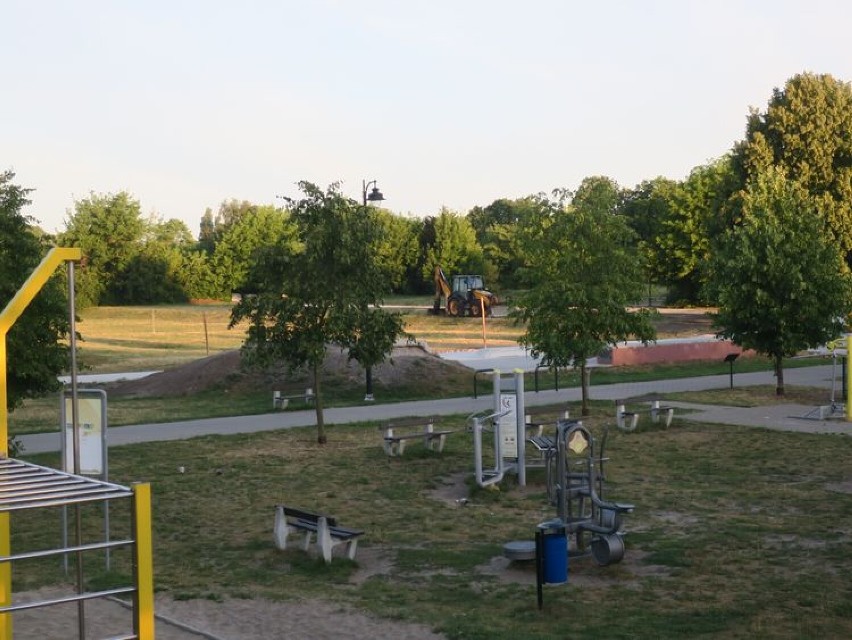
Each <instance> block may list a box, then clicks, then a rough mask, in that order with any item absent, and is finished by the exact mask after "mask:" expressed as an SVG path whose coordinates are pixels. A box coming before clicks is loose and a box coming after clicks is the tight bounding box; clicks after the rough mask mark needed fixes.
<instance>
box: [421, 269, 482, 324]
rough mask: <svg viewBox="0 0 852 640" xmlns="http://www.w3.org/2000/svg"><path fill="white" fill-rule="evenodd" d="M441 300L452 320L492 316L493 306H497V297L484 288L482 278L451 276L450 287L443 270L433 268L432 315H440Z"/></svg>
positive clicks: (466, 275) (467, 275)
mask: <svg viewBox="0 0 852 640" xmlns="http://www.w3.org/2000/svg"><path fill="white" fill-rule="evenodd" d="M442 298H443V300H444V304H445V309H446V313H447V315H448V316H452V317H454V318H458V317H462V316H477V317H478V316H481V315H482V313H483V311H484V312H485V315H488V316H490V315H493V313H494V306H495V305H496V304H497V296H496V295H494V294H493V293H491V292H490V291H488V290H487V289H486V288H485V283H484V281H483V279H482V276H478V275H470V274H465V275H457V276H453V284H452V286H450V282H449V280H447V276H445V275H444V270H443V269H442V268H441V267H440V266H437V267H435V303H434V304H433V305H432V313H433V314H435V315H438V314H440V313H441V299H442Z"/></svg>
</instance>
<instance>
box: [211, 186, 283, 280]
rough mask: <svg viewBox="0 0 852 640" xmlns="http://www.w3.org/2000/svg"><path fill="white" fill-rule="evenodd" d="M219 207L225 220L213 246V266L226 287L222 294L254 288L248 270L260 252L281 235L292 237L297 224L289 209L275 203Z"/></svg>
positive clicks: (275, 241) (276, 240)
mask: <svg viewBox="0 0 852 640" xmlns="http://www.w3.org/2000/svg"><path fill="white" fill-rule="evenodd" d="M220 211H224V212H225V213H220V216H221V219H222V221H223V222H222V224H221V227H220V228H219V230H218V232H217V234H218V239H217V241H216V245H215V248H214V250H213V257H212V260H213V269H214V271H215V272H216V274H217V279H218V281H219V282H220V283H221V285H222V287H223V291H222V292H221V295H223V296H226V295H230V293H231V291H234V290H236V291H244V292H245V291H253V290H254V288H255V285H254V283H252V282H250V278H249V273H250V272H251V268H252V264H253V262H254V260H255V257H256V254H257V252H258V251H259V250H260V249H262V248H265V247H269V246H272V245H274V244H275V243H277V242H278V240H279V239H281V238H282V237H283V238H285V241H286V239H288V238H289V240H290V242H292V241H293V237H294V234H295V228H294V225H293V224H292V223H291V222H290V221H289V215H288V213H287V212H286V211H283V210H281V209H276V208H275V207H272V206H268V205H267V206H257V205H252V204H249V203H247V202H243V203H241V204H240V205H239V206H238V207H237V206H236V205H234V206H232V207H226V206H225V205H224V204H223V206H222V209H221V210H220Z"/></svg>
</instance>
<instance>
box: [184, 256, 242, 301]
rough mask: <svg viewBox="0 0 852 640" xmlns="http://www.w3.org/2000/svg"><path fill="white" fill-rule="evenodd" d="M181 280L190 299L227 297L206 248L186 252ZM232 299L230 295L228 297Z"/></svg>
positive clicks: (219, 298) (220, 298)
mask: <svg viewBox="0 0 852 640" xmlns="http://www.w3.org/2000/svg"><path fill="white" fill-rule="evenodd" d="M178 275H179V280H180V284H181V288H182V289H183V291H184V292H185V293H186V295H187V297H188V298H189V299H190V300H223V299H226V298H225V296H224V294H223V291H224V289H225V287H224V286H223V285H222V282H221V280H220V279H219V277H218V275H217V274H216V272H215V271H214V270H213V266H212V261H211V259H210V256H209V254H208V253H207V252H205V251H204V250H201V249H199V250H190V251H187V252H186V253H184V255H183V262H182V264H181V269H180V273H179V274H178ZM227 299H228V300H230V297H228V298H227Z"/></svg>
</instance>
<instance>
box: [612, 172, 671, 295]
mask: <svg viewBox="0 0 852 640" xmlns="http://www.w3.org/2000/svg"><path fill="white" fill-rule="evenodd" d="M677 185H678V183H677V182H675V181H674V180H669V179H668V178H663V177H657V178H654V179H653V180H646V181H644V182H642V183H641V184H639V185H637V186H636V188H634V189H631V190H629V191H627V192H626V193H625V194H624V201H623V203H622V205H621V208H620V213H621V214H622V215H623V216H624V218H625V220H626V221H627V224H629V225H630V228H631V229H633V232H634V233H635V234H636V238H637V241H638V248H639V253H640V254H641V255H642V258H643V260H644V262H645V272H646V274H647V278H648V283H649V285H650V284H651V283H658V284H669V279H668V268H669V261H668V259H667V256H665V255H663V253H662V252H661V251H660V241H661V237H662V235H663V232H664V230H665V227H664V224H665V222H666V221H667V220H669V219H670V218H671V216H672V212H671V206H672V194H673V193H674V192H675V189H677Z"/></svg>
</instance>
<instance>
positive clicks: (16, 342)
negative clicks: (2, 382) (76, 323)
mask: <svg viewBox="0 0 852 640" xmlns="http://www.w3.org/2000/svg"><path fill="white" fill-rule="evenodd" d="M14 177H15V174H14V173H12V172H10V171H7V172H5V173H0V308H3V307H5V306H6V304H7V303H8V302H9V301H10V300H11V299H12V297H13V296H14V295H15V293H17V291H18V289H19V288H20V287H21V285H22V284H23V283H24V281H25V280H26V279H27V278H28V277H29V276H30V273H32V271H33V269H35V267H36V266H37V265H38V264H39V262H40V261H41V259H42V258H43V257H44V255H45V254H46V253H47V250H48V249H49V247H48V246H47V244H46V242H45V240H44V237H43V235H42V234H40V233H39V232H38V229H36V228H35V227H34V226H33V224H32V222H33V221H32V218H30V217H29V216H25V215H23V214H22V209H23V208H24V207H25V206H26V205H28V204H29V203H30V201H29V200H28V199H27V194H28V193H29V192H30V191H31V190H30V189H24V188H21V187H20V186H17V185H15V184H13V182H12V180H13V179H14ZM65 289H66V284H65V279H64V278H63V277H62V276H61V275H59V274H57V275H55V276H54V277H52V278H51V279H50V280H49V281H48V282H47V284H46V285H45V286H44V287H43V288H42V290H41V291H40V292H39V293H38V295H36V296H35V298H34V299H33V301H32V302H31V303H30V304H29V306H28V307H27V308H26V309H25V310H24V312H23V314H22V315H21V317H20V318H19V319H18V321H17V322H16V323H15V324H14V325H13V326H12V328H11V330H10V331H9V333H8V335H7V336H6V353H7V367H8V371H7V377H6V384H7V405H8V406H7V409H8V410H9V411H11V410H13V409H14V408H15V407H17V406H18V405H20V403H21V402H22V401H23V400H24V398H32V397H36V396H40V395H44V394H45V393H47V392H49V391H53V390H55V389H58V388H59V383H58V381H57V378H56V376H57V375H59V374H60V373H62V371H63V370H65V369H67V366H68V347H67V344H66V342H65V340H66V339H67V338H68V332H69V321H68V306H67V305H68V303H67V297H66V293H65Z"/></svg>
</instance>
